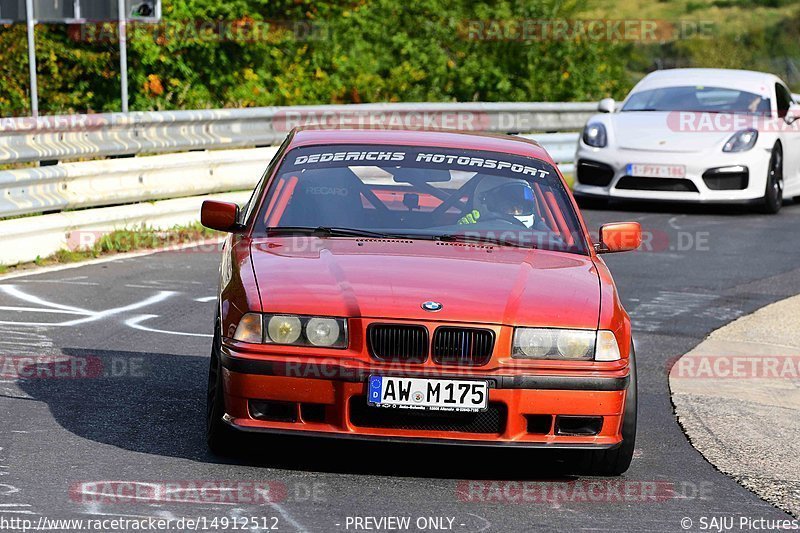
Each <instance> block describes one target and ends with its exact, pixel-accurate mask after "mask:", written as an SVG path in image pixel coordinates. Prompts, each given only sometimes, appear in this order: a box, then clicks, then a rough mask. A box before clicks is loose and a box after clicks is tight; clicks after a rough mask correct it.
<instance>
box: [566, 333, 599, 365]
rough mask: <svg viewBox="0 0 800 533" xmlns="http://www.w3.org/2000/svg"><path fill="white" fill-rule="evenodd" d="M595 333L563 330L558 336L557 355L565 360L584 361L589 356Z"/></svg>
mask: <svg viewBox="0 0 800 533" xmlns="http://www.w3.org/2000/svg"><path fill="white" fill-rule="evenodd" d="M596 335H597V334H596V333H595V332H594V331H575V330H564V331H562V332H561V333H560V334H559V335H558V342H557V343H556V344H557V346H558V353H560V354H561V355H562V356H564V357H565V358H567V359H585V358H588V357H590V356H591V353H592V348H594V343H595V337H596Z"/></svg>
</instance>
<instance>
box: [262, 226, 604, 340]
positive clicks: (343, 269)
mask: <svg viewBox="0 0 800 533" xmlns="http://www.w3.org/2000/svg"><path fill="white" fill-rule="evenodd" d="M251 253H252V257H253V268H254V269H255V274H256V279H257V281H258V288H259V292H260V298H261V305H262V308H263V310H264V312H266V313H292V314H301V315H327V316H346V317H369V318H389V319H412V320H436V321H453V322H473V323H476V322H477V323H487V324H506V325H541V326H558V327H576V328H596V327H597V323H598V316H599V307H600V285H599V283H600V281H599V277H598V274H597V271H596V269H595V267H594V265H593V264H592V261H591V259H590V258H589V257H586V256H581V255H576V254H566V253H560V252H549V251H543V250H524V249H518V248H507V247H483V246H471V245H467V246H465V245H462V244H454V243H441V242H438V243H437V242H433V241H406V240H397V241H393V240H374V239H359V240H356V239H346V238H329V239H318V238H315V237H296V238H285V237H283V238H269V239H257V240H254V241H253V243H252V245H251ZM429 300H433V301H436V302H440V303H441V304H442V305H443V308H442V310H441V311H438V312H433V313H432V312H429V311H425V310H423V309H422V307H421V304H422V303H423V302H426V301H429Z"/></svg>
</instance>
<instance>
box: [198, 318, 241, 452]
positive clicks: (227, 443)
mask: <svg viewBox="0 0 800 533" xmlns="http://www.w3.org/2000/svg"><path fill="white" fill-rule="evenodd" d="M221 345H222V341H221V339H220V336H219V322H218V321H217V323H215V325H214V342H213V343H212V345H211V362H210V364H209V368H208V389H207V393H206V444H207V445H208V449H209V450H211V453H213V454H214V455H222V456H228V455H233V454H234V453H235V452H236V451H237V450H238V449H239V445H238V444H239V442H240V439H241V437H240V435H239V434H238V433H237V432H236V430H235V429H233V428H232V427H230V426H229V425H228V424H226V423H225V421H224V420H223V419H222V416H223V415H224V414H225V397H224V395H223V390H222V365H221V364H220V356H219V354H220V347H221Z"/></svg>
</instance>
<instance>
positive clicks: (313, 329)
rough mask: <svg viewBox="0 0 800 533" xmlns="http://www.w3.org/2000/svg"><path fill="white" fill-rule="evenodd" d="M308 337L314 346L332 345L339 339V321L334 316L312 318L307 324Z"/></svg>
mask: <svg viewBox="0 0 800 533" xmlns="http://www.w3.org/2000/svg"><path fill="white" fill-rule="evenodd" d="M306 338H308V342H310V343H311V344H313V345H314V346H332V345H333V344H334V343H335V342H336V341H337V340H338V339H339V323H338V322H337V321H336V320H334V319H332V318H312V319H310V320H309V321H308V324H306Z"/></svg>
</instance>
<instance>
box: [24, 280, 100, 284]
mask: <svg viewBox="0 0 800 533" xmlns="http://www.w3.org/2000/svg"><path fill="white" fill-rule="evenodd" d="M19 283H57V284H59V285H100V284H99V283H94V282H92V281H67V280H65V279H21V280H19Z"/></svg>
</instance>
